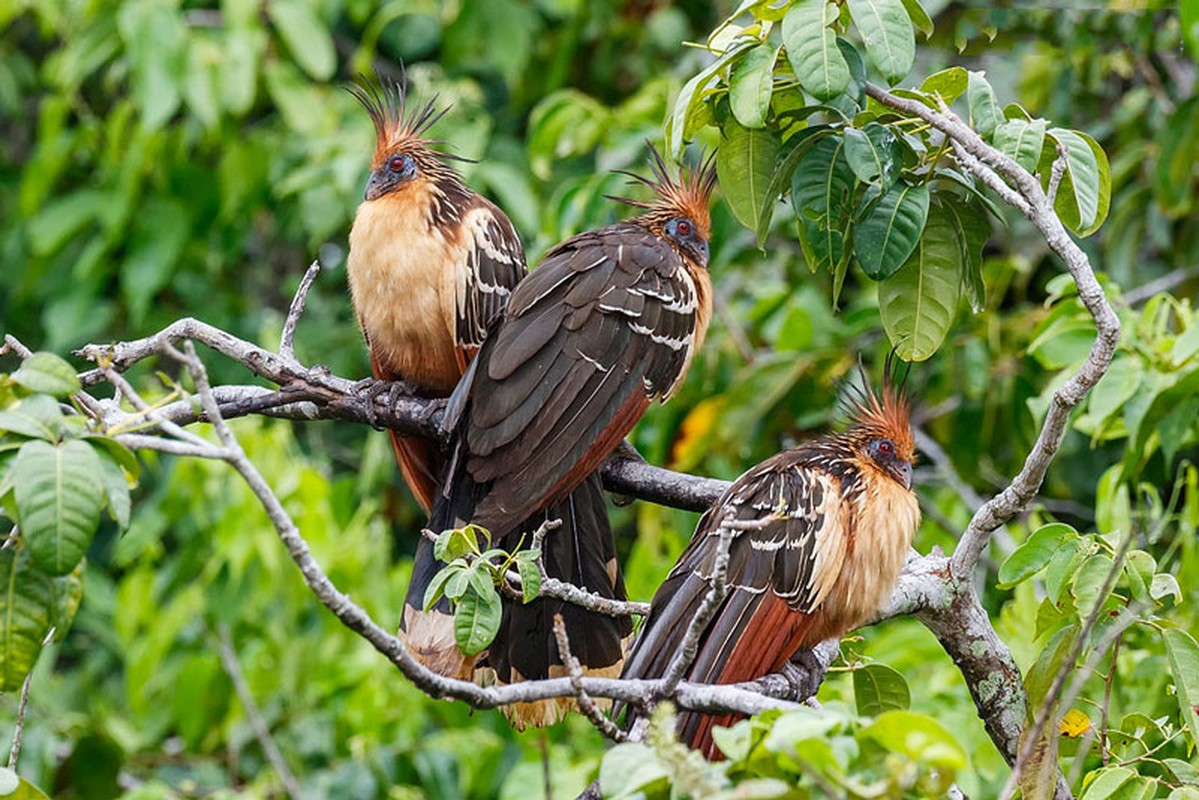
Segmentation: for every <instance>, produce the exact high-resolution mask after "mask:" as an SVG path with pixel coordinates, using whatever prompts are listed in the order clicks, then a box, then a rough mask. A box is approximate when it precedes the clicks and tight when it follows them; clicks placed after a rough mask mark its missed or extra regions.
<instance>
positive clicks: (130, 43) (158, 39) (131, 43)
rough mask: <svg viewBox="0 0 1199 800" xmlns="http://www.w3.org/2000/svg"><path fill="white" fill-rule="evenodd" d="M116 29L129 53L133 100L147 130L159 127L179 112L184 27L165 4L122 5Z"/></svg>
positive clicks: (171, 8)
mask: <svg viewBox="0 0 1199 800" xmlns="http://www.w3.org/2000/svg"><path fill="white" fill-rule="evenodd" d="M117 27H118V29H119V30H120V32H121V38H123V39H124V40H125V43H126V45H127V47H128V50H129V55H130V63H131V72H132V81H131V88H132V90H133V99H134V102H136V103H137V106H138V110H139V111H140V112H141V116H142V125H143V126H145V127H146V128H147V129H149V130H155V129H157V128H160V127H162V125H164V124H165V123H166V122H167V120H169V119H170V118H171V117H172V116H173V115H174V114H175V112H176V111H177V110H178V108H179V103H180V99H181V97H180V92H179V87H180V86H181V84H182V82H183V56H184V54H185V53H186V52H187V26H186V25H184V23H183V19H182V12H181V11H180V10H179V9H177V8H174V7H172V6H171V5H170V4H167V3H155V2H146V1H145V0H143V2H130V3H122V4H121V5H120V11H119V12H118V13H117Z"/></svg>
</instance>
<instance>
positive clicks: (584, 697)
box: [554, 614, 627, 742]
mask: <svg viewBox="0 0 1199 800" xmlns="http://www.w3.org/2000/svg"><path fill="white" fill-rule="evenodd" d="M554 637H555V638H556V639H557V640H558V655H559V656H560V657H561V659H562V663H563V664H564V665H566V671H567V673H568V674H569V675H570V685H571V687H572V688H573V689H574V690H575V703H576V704H577V705H578V706H579V710H580V711H582V712H583V716H585V717H587V719H588V720H589V721H590V722H591V724H592V725H594V726H595V729H596V730H598V731H599V732H600V733H602V734H603V735H604V736H606V737H608V738H609V739H611V740H612V741H614V742H623V741H626V739H627V737H626V736H625V732H624V731H622V730H621V729H620V728H618V727H617V726H616V723H615V722H613V721H612V720H610V719H608V717H607V716H605V715H604V712H602V711H600V710H599V707H598V706H597V705H596V704H595V701H594V700H592V699H591V695H589V694H587V690H586V689H584V688H583V665H582V664H580V663H579V659H577V658H575V657H574V654H573V653H572V652H571V651H570V637H569V636H567V634H566V622H565V621H564V620H563V619H562V615H561V614H555V615H554Z"/></svg>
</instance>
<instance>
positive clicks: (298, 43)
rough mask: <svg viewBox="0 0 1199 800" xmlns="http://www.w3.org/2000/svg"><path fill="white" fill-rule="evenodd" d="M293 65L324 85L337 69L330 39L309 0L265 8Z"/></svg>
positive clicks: (279, 1)
mask: <svg viewBox="0 0 1199 800" xmlns="http://www.w3.org/2000/svg"><path fill="white" fill-rule="evenodd" d="M266 11H267V13H268V14H270V17H271V22H273V23H274V25H275V29H276V30H278V31H279V36H280V38H282V39H283V42H284V44H286V45H287V49H288V50H290V51H291V54H292V57H293V58H295V60H296V63H297V64H299V65H300V67H302V68H303V70H304V71H305V72H307V73H308V74H309V75H311V76H312V77H313V78H315V79H316V80H318V81H326V80H328V79H329V78H331V77H332V76H333V71H334V70H335V69H336V68H337V54H336V53H335V52H334V50H333V36H332V35H331V34H330V33H329V28H328V26H326V25H325V23H324V22H322V21H321V19H320V17H319V16H318V15H317V13H316V8H315V7H314V4H312V3H310V2H308V0H273V1H272V2H270V3H268V4H267V5H266Z"/></svg>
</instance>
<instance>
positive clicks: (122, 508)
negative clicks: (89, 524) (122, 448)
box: [98, 450, 132, 531]
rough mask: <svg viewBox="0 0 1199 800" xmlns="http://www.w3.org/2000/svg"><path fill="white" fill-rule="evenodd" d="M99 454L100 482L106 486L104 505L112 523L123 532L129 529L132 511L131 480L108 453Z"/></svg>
mask: <svg viewBox="0 0 1199 800" xmlns="http://www.w3.org/2000/svg"><path fill="white" fill-rule="evenodd" d="M98 454H99V456H100V482H101V483H102V484H104V504H105V505H106V506H107V507H108V513H109V515H110V516H111V517H112V521H113V522H115V523H116V524H117V527H118V528H119V529H120V530H122V531H123V530H125V529H126V528H128V527H129V515H130V512H131V510H132V503H131V501H130V498H129V479H128V478H127V477H126V475H125V470H124V469H122V468H121V465H120V464H118V463H117V462H116V460H115V459H114V458H113V457H112V456H111V455H110V454H109V453H108V452H107V451H103V450H101V451H99V452H98Z"/></svg>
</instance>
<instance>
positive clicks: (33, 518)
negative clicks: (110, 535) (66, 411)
mask: <svg viewBox="0 0 1199 800" xmlns="http://www.w3.org/2000/svg"><path fill="white" fill-rule="evenodd" d="M100 470H101V465H100V458H99V456H97V455H96V451H95V450H93V449H92V448H91V447H90V446H88V445H87V444H85V443H84V442H81V441H79V440H77V439H76V440H72V441H68V442H64V443H62V444H60V445H57V446H56V445H52V444H47V443H46V442H42V441H30V442H26V443H25V444H24V445H23V446H22V447H21V450H20V452H19V453H18V454H17V460H16V463H15V464H14V465H13V490H14V497H15V499H16V503H17V511H18V513H19V514H20V517H21V534H22V535H23V536H24V538H25V541H26V542H28V544H29V550H30V552H31V553H32V555H33V560H34V563H36V564H37V565H38V566H39V567H40V568H42V569H44V570H46V571H47V572H50V573H51V574H53V575H65V574H66V573H68V572H70V571H71V570H73V569H75V565H76V564H78V563H79V561H80V559H82V558H83V554H84V553H85V552H86V551H87V547H88V545H89V544H90V543H91V540H92V535H93V534H95V532H96V526H97V524H99V521H100V508H101V506H102V505H103V502H104V489H103V486H102V484H101V482H100Z"/></svg>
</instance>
